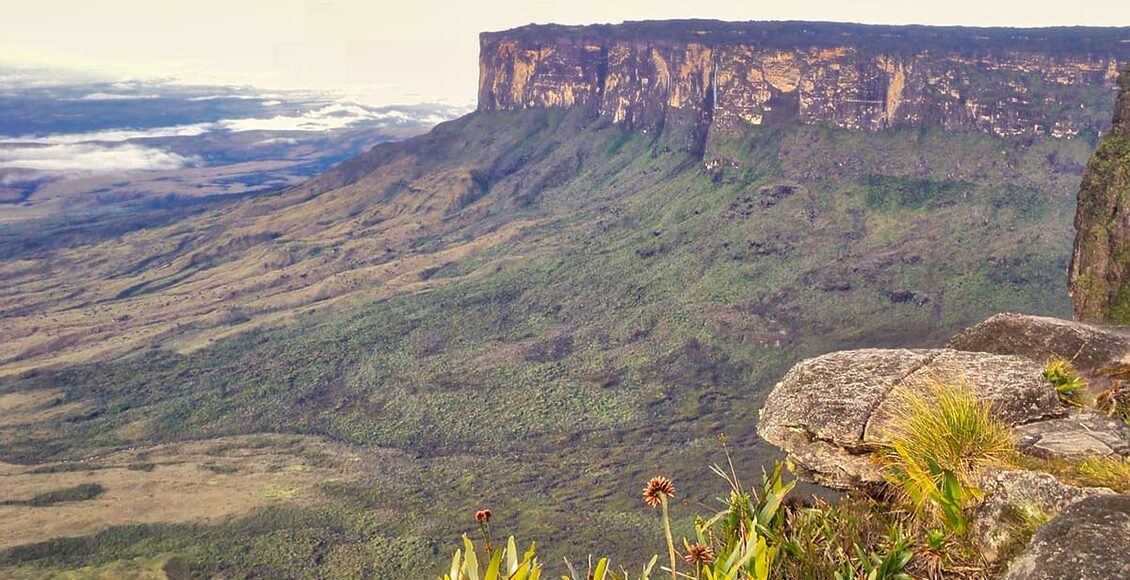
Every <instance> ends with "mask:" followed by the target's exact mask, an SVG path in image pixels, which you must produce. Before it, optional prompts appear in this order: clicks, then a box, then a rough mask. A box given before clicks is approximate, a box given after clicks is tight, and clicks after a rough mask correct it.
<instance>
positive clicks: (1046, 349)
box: [946, 313, 1130, 376]
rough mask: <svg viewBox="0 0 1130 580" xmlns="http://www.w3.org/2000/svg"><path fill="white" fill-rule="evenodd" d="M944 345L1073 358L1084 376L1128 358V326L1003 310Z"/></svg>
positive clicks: (1040, 357) (1045, 357) (1039, 358)
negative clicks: (1091, 322)
mask: <svg viewBox="0 0 1130 580" xmlns="http://www.w3.org/2000/svg"><path fill="white" fill-rule="evenodd" d="M946 347H947V348H951V349H954V350H962V351H971V352H991V353H996V354H1010V355H1016V356H1022V357H1025V358H1028V359H1031V360H1034V361H1037V362H1046V361H1047V360H1048V359H1049V358H1052V357H1060V358H1065V359H1069V360H1072V361H1074V363H1075V366H1076V368H1078V369H1079V371H1080V372H1081V373H1082V374H1084V375H1086V376H1093V375H1094V372H1095V370H1096V369H1098V368H1101V367H1104V366H1107V365H1109V364H1111V363H1114V362H1130V358H1128V357H1130V328H1127V327H1120V326H1101V325H1095V324H1086V323H1083V322H1074V321H1071V320H1060V319H1058V318H1047V317H1044V316H1028V315H1025V314H1012V313H1004V314H997V315H994V316H992V317H990V318H989V319H988V320H985V321H984V322H982V323H980V324H977V325H975V326H971V327H969V328H967V329H965V330H963V331H961V332H959V333H958V334H957V335H956V336H954V337H953V338H951V339H950V341H949V343H947V344H946Z"/></svg>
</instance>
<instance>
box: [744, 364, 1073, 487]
mask: <svg viewBox="0 0 1130 580" xmlns="http://www.w3.org/2000/svg"><path fill="white" fill-rule="evenodd" d="M931 381H943V382H947V383H956V384H963V385H968V387H969V388H970V389H972V390H973V391H974V392H975V393H976V394H977V395H978V396H979V397H982V398H984V399H986V400H988V401H991V402H992V403H993V412H994V413H995V414H996V415H997V416H998V417H1000V418H1001V419H1003V420H1004V421H1006V422H1007V423H1008V424H1010V425H1017V424H1022V423H1029V422H1033V421H1038V420H1041V419H1046V418H1052V417H1059V416H1063V415H1064V413H1065V410H1064V408H1063V406H1062V405H1061V404H1060V403H1059V401H1058V399H1057V397H1056V394H1055V389H1054V388H1053V387H1052V386H1051V384H1050V383H1048V381H1047V380H1046V379H1044V377H1043V366H1042V365H1040V364H1038V363H1035V362H1034V361H1031V360H1028V359H1025V358H1022V357H1017V356H1007V355H997V354H989V353H971V352H958V351H954V350H949V349H937V350H902V349H863V350H852V351H841V352H834V353H830V354H826V355H823V356H819V357H816V358H812V359H808V360H805V361H802V362H800V363H798V364H797V365H796V366H794V367H793V368H792V369H791V370H790V371H789V372H788V373H787V374H786V375H785V377H784V378H783V379H781V381H780V382H779V383H777V385H776V386H775V387H774V388H773V391H772V392H771V393H770V394H769V397H768V398H767V400H766V402H765V406H764V407H762V409H761V417H760V420H759V422H758V427H757V430H758V434H760V435H761V437H762V438H763V439H765V440H766V441H768V442H770V443H772V444H774V445H776V446H778V447H780V448H781V449H783V450H785V451H786V452H787V453H788V454H789V457H790V458H791V459H792V460H793V462H794V463H795V464H796V465H797V466H798V467H800V468H801V470H802V474H805V475H807V478H808V479H811V480H812V481H815V482H817V483H821V484H823V485H827V486H830V487H837V488H845V489H846V488H852V487H858V486H862V485H867V484H872V483H878V482H881V481H882V473H881V471H880V468H879V466H878V465H877V464H876V463H875V462H874V461H873V460H872V459H871V456H870V454H871V452H872V451H874V450H876V449H878V448H879V447H881V445H882V444H883V443H884V442H886V441H888V440H889V431H890V428H891V425H892V421H893V419H894V414H895V410H896V409H897V398H898V393H899V392H900V391H901V390H903V389H912V390H916V389H922V388H925V387H926V385H927V384H928V383H929V382H931Z"/></svg>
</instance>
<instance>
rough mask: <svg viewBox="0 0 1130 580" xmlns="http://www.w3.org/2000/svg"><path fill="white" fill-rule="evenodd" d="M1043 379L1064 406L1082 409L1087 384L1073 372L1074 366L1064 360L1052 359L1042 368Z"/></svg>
mask: <svg viewBox="0 0 1130 580" xmlns="http://www.w3.org/2000/svg"><path fill="white" fill-rule="evenodd" d="M1044 377H1045V378H1046V379H1048V382H1050V383H1051V384H1052V386H1053V387H1055V392H1056V395H1058V396H1059V400H1060V401H1062V402H1063V403H1064V404H1065V405H1071V406H1073V407H1082V406H1083V405H1084V404H1085V402H1086V401H1085V400H1084V398H1083V395H1084V393H1085V392H1086V390H1087V383H1086V382H1085V381H1084V380H1083V379H1081V378H1079V374H1078V373H1076V372H1075V365H1073V364H1072V363H1071V361H1069V360H1067V359H1064V358H1058V357H1057V358H1052V359H1049V360H1048V362H1047V366H1046V367H1045V368H1044Z"/></svg>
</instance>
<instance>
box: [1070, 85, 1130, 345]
mask: <svg viewBox="0 0 1130 580" xmlns="http://www.w3.org/2000/svg"><path fill="white" fill-rule="evenodd" d="M1119 85H1120V94H1119V97H1118V102H1117V104H1116V105H1115V113H1114V126H1113V128H1112V129H1111V131H1110V133H1108V134H1107V135H1106V136H1104V137H1103V139H1102V141H1100V142H1099V147H1098V150H1096V151H1095V154H1094V155H1093V156H1092V157H1091V161H1090V162H1089V163H1088V164H1087V169H1086V171H1085V172H1084V173H1083V183H1082V185H1080V187H1079V198H1078V204H1077V206H1076V209H1075V249H1074V252H1073V253H1072V256H1071V267H1070V279H1069V290H1070V293H1071V298H1072V300H1073V301H1074V303H1075V318H1076V319H1078V320H1083V321H1086V322H1106V323H1114V324H1130V70H1127V71H1124V72H1123V73H1122V76H1121V77H1120V80H1119Z"/></svg>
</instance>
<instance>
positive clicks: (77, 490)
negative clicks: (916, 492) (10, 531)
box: [0, 483, 106, 507]
mask: <svg viewBox="0 0 1130 580" xmlns="http://www.w3.org/2000/svg"><path fill="white" fill-rule="evenodd" d="M103 493H106V488H104V487H102V486H101V485H99V484H97V483H83V484H81V485H76V486H74V487H67V488H63V489H56V490H53V491H48V492H44V493H41V494H39V495H37V496H35V497H33V498H31V499H28V500H5V501H3V502H0V505H26V506H31V507H48V506H53V505H56V504H60V503H64V502H71V501H86V500H88V499H94V498H96V497H98V496H100V495H102V494H103Z"/></svg>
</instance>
